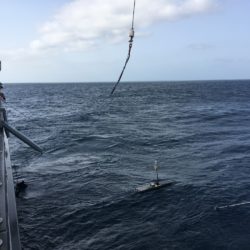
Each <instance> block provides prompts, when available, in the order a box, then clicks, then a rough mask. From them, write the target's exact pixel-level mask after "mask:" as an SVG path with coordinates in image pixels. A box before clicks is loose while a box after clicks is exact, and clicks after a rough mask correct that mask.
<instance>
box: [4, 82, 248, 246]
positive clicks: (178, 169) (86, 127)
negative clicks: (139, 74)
mask: <svg viewBox="0 0 250 250" xmlns="http://www.w3.org/2000/svg"><path fill="white" fill-rule="evenodd" d="M112 86H113V85H112V84H111V83H84V84H77V83H76V84H74V83H70V84H66V83H64V84H16V85H6V86H5V93H6V96H7V103H6V109H7V111H8V119H9V123H10V124H11V125H13V126H14V127H16V128H17V129H18V130H20V131H21V132H22V133H24V134H25V135H27V136H28V137H30V138H31V139H32V140H33V141H35V142H36V143H37V144H38V145H40V146H41V147H42V148H43V150H44V154H43V155H40V154H39V153H36V152H34V151H33V150H32V149H30V148H28V147H27V146H26V145H24V144H23V143H21V142H20V141H18V140H17V139H15V138H14V137H11V138H10V147H11V159H12V163H13V165H16V166H17V167H16V168H15V173H14V175H15V178H16V179H17V178H19V179H24V180H25V181H26V182H27V184H28V188H27V189H26V191H25V192H24V193H22V194H20V196H19V197H18V198H17V209H18V216H19V225H20V236H21V241H22V246H23V248H24V249H46V250H49V249H67V250H73V249H87V250H97V249H98V250H100V249H101V250H104V249H107V250H110V249H119V250H123V249H124V250H127V249H138V250H139V249H142V250H147V249H149V250H151V249H153V250H154V249H157V250H158V249H159V250H161V249H167V250H172V249H176V250H177V249H178V250H179V249H180V250H183V249H202V250H204V249H250V205H249V204H245V205H242V206H235V207H225V208H221V209H217V210H215V207H218V206H219V207H220V206H225V205H230V204H235V203H241V202H247V201H250V81H208V82H206V81H203V82H199V81H196V82H146V83H142V82H141V83H121V84H120V85H119V87H118V89H117V91H116V92H115V94H114V96H112V97H109V93H110V91H111V89H112ZM155 160H157V161H158V164H159V177H160V179H161V180H163V179H164V180H174V181H176V183H175V184H174V185H172V186H171V187H168V188H162V189H159V190H155V191H151V192H145V193H136V192H135V191H134V190H135V188H136V187H138V186H140V185H143V184H145V183H149V182H150V181H151V180H152V179H154V177H155V175H154V171H153V164H154V161H155Z"/></svg>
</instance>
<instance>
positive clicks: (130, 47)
mask: <svg viewBox="0 0 250 250" xmlns="http://www.w3.org/2000/svg"><path fill="white" fill-rule="evenodd" d="M135 1H136V0H134V7H133V16H132V25H131V30H130V32H129V37H130V39H129V41H128V42H129V48H128V56H127V59H126V61H125V64H124V66H123V69H122V72H121V74H120V76H119V78H118V80H117V82H116V84H115V86H114V87H113V89H112V91H111V93H110V95H113V93H114V92H115V89H116V87H117V85H118V84H119V82H120V81H121V78H122V75H123V72H124V70H125V68H126V66H127V63H128V61H129V58H130V53H131V49H132V46H133V39H134V36H135V31H134V19H135Z"/></svg>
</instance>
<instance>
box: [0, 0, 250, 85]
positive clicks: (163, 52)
mask: <svg viewBox="0 0 250 250" xmlns="http://www.w3.org/2000/svg"><path fill="white" fill-rule="evenodd" d="M132 9H133V0H43V1H37V0H36V1H35V0H0V13H1V22H0V32H1V36H0V60H1V61H2V71H1V72H0V81H2V82H6V83H9V82H95V81H98V82H99V81H101V82H105V81H111V82H114V81H116V80H117V78H118V76H119V74H120V71H121V69H122V67H123V64H124V61H125V59H126V56H127V51H128V32H129V30H130V26H131V19H132ZM249 13H250V1H249V0H154V1H152V0H137V1H136V10H135V39H134V45H133V49H132V53H131V58H130V62H129V63H128V66H127V69H126V71H125V73H124V77H123V80H124V81H159V80H167V81H171V80H207V79H209V80H210V79H250V31H249V24H250V14H249Z"/></svg>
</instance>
